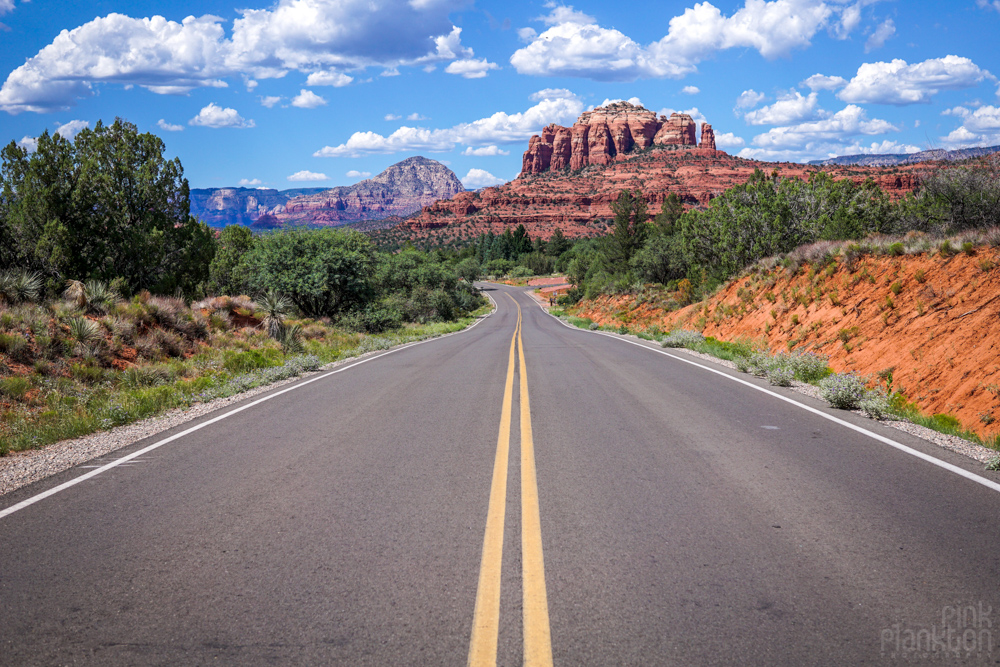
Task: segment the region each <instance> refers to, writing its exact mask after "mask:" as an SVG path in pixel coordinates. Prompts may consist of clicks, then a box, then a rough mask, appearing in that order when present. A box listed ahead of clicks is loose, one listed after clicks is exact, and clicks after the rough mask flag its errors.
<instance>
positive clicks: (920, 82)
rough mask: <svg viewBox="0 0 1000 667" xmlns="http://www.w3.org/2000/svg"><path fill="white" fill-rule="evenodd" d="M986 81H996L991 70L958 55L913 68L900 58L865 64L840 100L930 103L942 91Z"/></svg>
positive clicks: (928, 61) (880, 102)
mask: <svg viewBox="0 0 1000 667" xmlns="http://www.w3.org/2000/svg"><path fill="white" fill-rule="evenodd" d="M987 78H988V79H990V80H995V77H993V75H992V74H990V73H989V72H988V71H986V70H984V69H980V68H979V66H978V65H976V64H975V63H974V62H972V61H971V60H969V59H968V58H962V57H959V56H945V57H944V58H932V59H930V60H925V61H923V62H921V63H914V64H912V65H909V64H907V62H906V61H905V60H900V59H896V60H893V61H892V62H876V63H864V64H863V65H861V67H859V68H858V73H857V75H855V77H854V78H853V79H851V80H850V81H849V82H848V83H847V85H846V86H845V87H844V88H843V90H841V91H840V92H839V93H837V97H839V98H840V99H841V100H843V101H845V102H851V103H855V104H858V103H876V104H895V105H905V104H920V103H928V102H930V101H931V98H932V97H933V96H934V95H936V94H938V93H939V92H941V91H942V90H960V89H962V88H971V87H972V86H975V85H976V84H978V83H980V82H981V81H982V80H983V79H987Z"/></svg>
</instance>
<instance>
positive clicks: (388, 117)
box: [384, 113, 402, 120]
mask: <svg viewBox="0 0 1000 667" xmlns="http://www.w3.org/2000/svg"><path fill="white" fill-rule="evenodd" d="M384 118H385V120H399V119H400V118H402V116H397V115H396V114H394V113H387V114H386V115H385V116H384Z"/></svg>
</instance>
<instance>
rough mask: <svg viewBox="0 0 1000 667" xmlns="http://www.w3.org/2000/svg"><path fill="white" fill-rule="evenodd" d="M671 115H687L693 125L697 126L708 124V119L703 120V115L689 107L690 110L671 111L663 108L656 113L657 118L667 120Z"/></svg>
mask: <svg viewBox="0 0 1000 667" xmlns="http://www.w3.org/2000/svg"><path fill="white" fill-rule="evenodd" d="M673 113H680V114H687V115H688V116H691V119H692V120H694V122H695V123H698V124H701V123H707V122H708V119H707V118H705V114H703V113H702V112H701V110H700V109H699V108H698V107H691V108H690V109H672V108H670V107H663V108H662V109H660V110H659V111H657V112H656V114H657V115H658V116H666V117H667V118H669V117H670V114H673Z"/></svg>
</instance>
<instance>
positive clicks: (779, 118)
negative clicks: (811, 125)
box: [743, 91, 829, 125]
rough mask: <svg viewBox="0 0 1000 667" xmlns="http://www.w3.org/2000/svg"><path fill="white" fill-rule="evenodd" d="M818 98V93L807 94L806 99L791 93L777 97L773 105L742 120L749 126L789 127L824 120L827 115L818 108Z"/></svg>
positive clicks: (750, 113)
mask: <svg viewBox="0 0 1000 667" xmlns="http://www.w3.org/2000/svg"><path fill="white" fill-rule="evenodd" d="M818 97H819V94H818V93H809V95H808V96H807V97H803V96H802V94H801V93H800V92H798V91H791V92H789V93H786V94H784V95H779V96H778V101H777V102H775V103H774V104H772V105H770V106H766V107H761V108H760V109H757V110H756V111H751V112H749V113H748V114H746V115H745V116H744V117H743V118H744V120H746V122H747V123H748V124H750V125H789V124H791V123H798V122H801V121H805V120H816V119H817V118H825V117H826V116H828V115H829V114H827V113H826V112H825V111H823V110H822V109H820V108H819V100H818Z"/></svg>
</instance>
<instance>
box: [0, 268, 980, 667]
mask: <svg viewBox="0 0 1000 667" xmlns="http://www.w3.org/2000/svg"><path fill="white" fill-rule="evenodd" d="M488 289H489V294H491V295H492V296H493V298H494V300H495V301H496V303H497V311H496V313H495V314H494V315H492V316H491V317H489V318H488V319H486V320H485V321H483V322H482V323H481V324H480V325H478V326H476V327H475V328H473V329H472V330H470V331H467V332H464V333H461V334H458V335H454V336H450V337H447V338H441V339H436V340H433V341H429V342H426V343H423V344H419V345H415V346H412V347H409V348H407V349H403V350H400V351H397V352H394V353H392V354H389V355H387V356H385V357H384V358H380V359H375V360H372V361H368V362H365V363H363V364H359V365H357V366H356V367H353V368H350V369H348V370H346V371H343V372H340V373H337V374H335V375H330V376H328V377H325V378H323V379H320V380H317V381H313V382H311V383H309V384H305V383H302V386H298V385H295V386H296V387H297V388H296V389H293V390H292V391H285V392H283V393H279V392H273V393H274V394H275V395H274V397H273V398H271V399H269V400H266V401H263V402H260V403H258V404H256V405H253V406H252V407H250V408H248V409H245V410H243V411H242V412H238V413H235V414H233V415H232V416H229V417H226V418H224V419H221V420H217V421H215V422H213V423H210V424H207V425H206V426H205V427H204V428H201V429H199V430H196V431H193V432H191V433H188V434H186V435H184V436H183V437H180V438H177V439H176V440H174V441H172V442H169V443H167V444H165V445H163V446H162V447H159V448H156V449H153V450H151V451H148V452H147V453H144V454H142V455H141V456H139V457H137V458H135V459H134V460H132V461H129V462H128V463H126V464H123V465H120V466H117V467H114V468H112V469H110V470H107V471H105V472H102V473H101V474H98V475H96V476H93V477H91V478H89V479H87V480H85V481H83V482H81V483H79V484H76V485H74V486H71V487H69V488H66V489H64V490H62V491H60V492H58V493H55V494H54V495H51V496H50V497H46V498H44V499H42V500H40V501H39V502H36V503H34V504H31V505H28V506H25V507H23V509H20V510H18V511H15V512H13V513H11V514H9V515H8V516H4V517H2V518H0V610H2V612H3V618H2V622H0V664H3V665H36V664H37V665H51V664H101V665H153V664H192V665H194V664H204V663H209V662H212V663H215V664H232V665H253V664H321V665H328V664H346V665H460V664H492V661H491V656H490V654H491V652H492V653H494V655H493V656H492V658H494V659H495V661H496V663H497V664H502V665H513V664H520V663H522V662H526V663H528V664H548V661H549V660H551V662H552V663H554V664H558V665H685V666H686V665H715V664H718V665H732V664H768V665H771V664H774V665H784V664H787V665H803V664H823V665H826V664H829V665H847V664H882V663H886V662H893V661H903V660H908V661H911V662H912V661H918V660H935V661H944V660H948V661H950V662H952V663H968V664H995V663H997V662H998V661H1000V625H997V624H996V623H995V622H996V619H997V618H1000V593H998V588H997V582H998V581H1000V537H998V533H997V521H998V518H1000V493H997V492H996V491H994V490H992V489H990V488H987V487H985V486H983V485H981V484H977V483H975V482H974V481H972V480H969V479H965V478H962V477H960V476H958V475H956V474H955V473H954V472H950V471H948V470H945V469H942V468H940V467H937V466H934V465H931V464H929V463H928V462H926V461H923V460H920V459H918V458H916V457H914V456H911V455H909V454H907V453H906V452H904V451H900V450H898V449H894V448H892V447H890V446H888V445H886V444H884V443H882V442H879V441H877V440H874V439H872V438H871V437H869V436H868V435H866V434H865V433H862V432H858V431H856V430H851V429H848V428H845V427H843V426H840V425H838V424H836V423H833V422H831V421H829V420H826V419H824V418H823V417H822V416H820V415H816V414H813V413H810V412H808V411H806V410H803V409H802V408H801V407H798V406H796V405H794V404H790V403H787V402H783V401H781V400H779V399H777V398H775V397H774V396H771V395H768V394H765V393H762V392H759V391H755V390H753V389H752V388H749V387H746V386H744V385H742V384H740V383H738V382H734V381H732V379H730V378H729V377H727V376H726V374H725V373H723V374H721V375H720V374H716V373H712V372H709V371H707V370H705V369H702V368H699V367H697V366H694V365H691V364H689V363H684V362H683V361H680V360H678V359H676V358H672V357H670V356H666V355H663V354H659V353H658V352H657V351H656V350H654V349H643V348H642V347H639V346H635V345H629V344H625V343H623V342H622V341H620V340H616V339H613V338H610V337H607V336H601V335H597V334H595V333H592V332H588V331H581V330H577V329H571V328H568V327H566V326H564V325H563V324H561V323H560V322H558V321H557V320H555V319H554V318H552V317H550V316H549V315H547V314H546V313H544V312H543V311H541V310H540V309H539V308H538V307H537V306H535V305H534V302H533V300H532V299H531V298H530V297H529V296H528V295H527V294H525V293H524V292H523V290H521V289H518V288H511V287H505V286H497V285H491V286H489V288H488ZM683 355H684V353H682V352H681V353H678V354H677V356H683ZM740 377H741V379H746V376H740ZM751 382H754V381H751ZM774 391H775V392H776V393H779V394H783V395H788V396H793V394H792V393H790V392H786V391H785V390H782V389H774ZM794 396H795V400H796V401H798V402H800V403H804V404H806V405H809V406H811V407H814V408H817V409H819V410H820V411H821V412H827V413H836V415H837V416H838V417H840V418H841V419H844V420H846V421H849V422H851V423H856V424H858V425H861V426H862V427H863V428H865V429H870V430H871V431H874V432H877V433H881V434H885V435H888V437H890V438H892V439H893V440H896V441H899V442H901V443H903V444H905V445H907V446H909V447H912V448H914V449H917V450H919V451H924V452H927V453H929V454H931V455H932V456H934V457H936V458H940V459H943V460H946V461H948V462H950V463H952V464H954V465H957V466H959V467H962V468H964V469H967V470H970V471H974V472H975V473H976V474H977V475H978V474H981V475H984V476H987V477H990V476H991V475H992V476H991V477H990V479H992V480H994V481H996V480H997V479H998V477H997V476H996V475H995V474H992V473H981V472H980V471H978V470H976V468H974V467H973V466H972V465H971V464H970V462H967V461H965V460H963V459H961V457H958V456H957V455H952V454H951V453H949V452H946V451H941V450H937V449H935V448H934V447H933V446H931V445H928V444H927V443H924V442H922V441H920V440H917V439H915V438H911V437H910V436H908V435H907V434H905V433H900V432H898V431H889V430H888V429H882V428H881V427H880V426H879V425H877V424H874V423H872V422H867V421H865V420H861V419H860V418H857V417H855V416H853V415H850V414H844V413H842V412H838V411H831V410H828V409H826V408H824V407H822V406H820V405H819V404H818V403H817V402H812V401H810V399H808V398H804V397H802V396H799V395H794ZM247 403H250V401H247ZM522 406H524V409H522ZM529 406H530V408H529ZM223 414H224V413H223ZM218 416H219V415H218V414H214V415H209V416H207V417H204V418H202V420H201V422H207V421H208V420H210V419H212V418H215V417H218ZM189 427H190V424H187V425H185V426H183V427H179V428H177V429H176V431H175V432H177V433H179V432H181V431H184V430H186V429H188V428H189ZM505 428H506V429H507V437H506V442H507V451H506V454H505V455H504V456H501V454H502V453H504V452H503V442H504V440H505V438H504V429H505ZM165 435H170V434H169V433H168V434H159V435H157V436H154V437H153V438H151V439H149V440H147V441H144V442H140V443H137V444H136V445H134V446H132V447H131V448H129V449H127V450H123V451H119V452H115V453H114V454H112V455H109V456H108V457H106V459H105V460H106V461H110V460H113V459H118V458H121V457H122V456H125V455H127V454H128V453H129V452H130V451H140V450H142V449H143V448H145V447H147V446H148V445H150V444H152V443H154V442H155V441H159V440H162V439H163V438H164V436H165ZM501 463H502V464H503V466H501ZM90 465H95V464H93V463H92V464H90ZM501 468H502V470H501ZM532 468H533V469H534V473H535V474H534V475H531V469H532ZM91 470H94V468H84V467H78V468H74V469H71V470H69V471H66V472H64V473H61V474H60V475H57V476H56V477H54V478H51V479H49V480H45V481H43V482H39V483H37V484H34V485H31V486H29V487H25V488H24V489H20V490H18V491H17V492H14V493H12V494H8V495H7V496H3V497H2V498H0V510H3V509H4V508H9V507H13V506H15V505H16V504H17V503H19V502H21V501H24V500H26V499H30V498H32V497H36V496H37V495H38V494H40V493H43V492H45V491H46V490H47V489H53V488H55V487H57V486H58V485H59V484H61V483H63V482H66V481H68V480H71V479H74V478H76V477H79V476H80V475H82V474H85V473H87V472H89V471H91ZM500 472H502V473H503V475H502V476H501V477H500V478H498V475H499V474H500ZM532 482H533V484H532ZM500 496H502V500H501V499H499V497H500ZM532 507H534V509H532ZM532 512H535V513H536V516H535V518H532ZM491 517H492V519H491V520H488V519H490V518H491ZM498 523H499V525H500V527H499V529H498V528H497V524H498ZM491 530H492V531H493V532H492V535H493V537H492V542H490V540H491ZM490 544H492V545H493V546H492V547H490V546H489V545H490ZM484 545H485V546H486V547H487V548H485V549H484ZM484 573H485V574H484ZM484 579H486V580H489V581H495V582H498V583H497V591H495V592H493V593H491V592H490V591H491V590H492V589H491V588H490V586H487V587H486V589H484V588H483V583H482V582H483V580H484ZM484 591H485V592H484ZM484 596H485V597H484ZM480 609H495V612H496V613H495V621H494V622H485V621H484V622H483V623H480V621H481V620H483V619H484V618H486V617H481V616H480V611H479V610H480ZM994 610H996V611H994ZM542 612H544V614H542ZM484 613H485V612H484ZM526 619H527V620H526ZM541 619H544V622H545V624H547V626H548V627H547V628H544V629H545V632H542V628H541V626H542V620H541ZM487 620H488V619H487ZM476 628H485V630H478V632H480V635H481V633H482V632H486V633H487V635H486V641H487V648H486V649H485V650H482V651H479V652H477V651H475V650H473V649H474V647H475V646H482V644H481V643H479V642H480V640H474V635H475V634H476V632H475V631H474V629H476ZM970 632H971V635H970V634H969V633H970ZM994 634H995V635H996V637H997V638H996V639H994V637H993V635H994ZM970 637H971V638H970ZM925 640H926V641H925ZM493 646H495V647H496V648H495V649H494V648H493ZM925 649H926V650H925ZM546 651H548V653H547V652H546ZM484 656H485V657H484ZM484 661H485V662H484Z"/></svg>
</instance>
